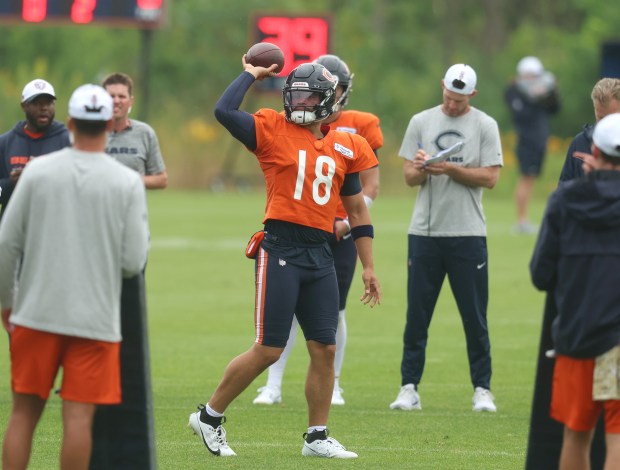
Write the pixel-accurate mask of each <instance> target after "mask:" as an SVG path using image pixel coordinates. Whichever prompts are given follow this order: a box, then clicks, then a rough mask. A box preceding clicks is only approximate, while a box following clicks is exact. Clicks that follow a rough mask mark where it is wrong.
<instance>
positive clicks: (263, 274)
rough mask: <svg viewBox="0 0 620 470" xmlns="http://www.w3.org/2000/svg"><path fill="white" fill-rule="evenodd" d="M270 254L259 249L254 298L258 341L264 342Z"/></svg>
mask: <svg viewBox="0 0 620 470" xmlns="http://www.w3.org/2000/svg"><path fill="white" fill-rule="evenodd" d="M268 261H269V254H268V253H267V252H266V251H265V250H263V249H262V248H259V249H258V263H257V268H256V297H255V299H254V305H255V307H254V325H255V328H256V342H257V343H258V344H263V336H264V333H265V331H264V324H263V321H264V318H265V289H266V287H267V262H268Z"/></svg>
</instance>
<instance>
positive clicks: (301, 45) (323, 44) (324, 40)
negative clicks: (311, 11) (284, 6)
mask: <svg viewBox="0 0 620 470" xmlns="http://www.w3.org/2000/svg"><path fill="white" fill-rule="evenodd" d="M252 24H253V28H254V31H253V37H252V38H251V43H252V44H255V43H257V42H270V43H272V44H275V45H276V46H278V47H279V48H280V49H282V52H283V53H284V68H283V69H282V71H281V72H280V74H279V75H278V76H279V77H286V76H287V75H288V74H289V72H290V71H291V70H293V69H294V68H295V67H297V66H298V65H299V64H302V63H304V62H310V61H312V60H314V59H316V58H317V57H318V56H320V55H323V54H327V53H328V51H329V31H330V21H329V18H328V17H309V16H263V15H259V14H255V15H254V18H253V21H252Z"/></svg>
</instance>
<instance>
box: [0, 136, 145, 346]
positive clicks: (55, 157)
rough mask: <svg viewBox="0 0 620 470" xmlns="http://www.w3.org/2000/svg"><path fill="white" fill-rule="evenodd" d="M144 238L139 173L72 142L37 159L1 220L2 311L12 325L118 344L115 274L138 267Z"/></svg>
mask: <svg viewBox="0 0 620 470" xmlns="http://www.w3.org/2000/svg"><path fill="white" fill-rule="evenodd" d="M148 240H149V236H148V216H147V208H146V195H145V190H144V184H143V183H142V180H141V179H140V177H139V176H138V174H137V173H136V172H134V171H132V170H130V169H129V168H126V167H124V166H123V165H121V164H119V163H118V162H115V161H114V160H112V159H111V158H109V157H108V156H107V155H106V154H104V153H103V152H97V153H94V152H84V151H80V150H76V149H73V148H69V147H68V148H65V149H63V150H60V151H58V152H54V153H51V154H49V155H46V156H43V157H39V158H35V159H34V160H33V161H31V162H30V163H29V164H28V166H27V167H26V169H25V170H24V173H23V174H22V176H21V177H20V179H19V184H18V185H17V186H16V188H15V192H14V193H13V196H12V198H11V204H9V206H8V207H7V210H6V212H5V215H4V218H3V219H2V223H1V224H0V303H1V304H2V308H11V307H12V309H13V311H12V313H11V317H10V321H11V322H12V323H15V324H16V325H21V326H25V327H27V328H32V329H35V330H39V331H48V332H51V333H57V334H63V335H69V336H78V337H81V338H90V339H97V340H101V341H112V342H117V341H120V340H121V323H120V308H119V307H120V300H119V299H120V296H121V281H122V279H121V274H125V275H126V276H134V275H136V274H138V273H139V272H140V271H141V270H142V269H143V268H144V265H145V264H146V258H147V251H148ZM18 263H20V269H19V276H18V280H17V284H14V280H15V278H14V275H15V272H16V266H18Z"/></svg>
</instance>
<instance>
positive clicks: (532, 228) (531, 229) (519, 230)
mask: <svg viewBox="0 0 620 470" xmlns="http://www.w3.org/2000/svg"><path fill="white" fill-rule="evenodd" d="M512 232H513V233H515V234H517V235H533V234H535V233H536V232H538V227H536V225H534V224H532V223H530V222H527V221H525V222H517V223H516V224H515V225H514V226H513V227H512Z"/></svg>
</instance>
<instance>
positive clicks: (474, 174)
mask: <svg viewBox="0 0 620 470" xmlns="http://www.w3.org/2000/svg"><path fill="white" fill-rule="evenodd" d="M500 169H501V167H500V166H499V165H496V166H483V167H479V168H469V167H465V166H460V165H455V164H454V163H449V162H442V163H437V164H435V165H429V166H428V167H426V172H427V173H429V174H431V175H448V176H449V177H450V178H452V179H453V180H454V181H456V182H458V183H461V184H463V185H465V186H474V187H482V188H487V189H493V188H494V187H495V185H496V184H497V180H498V179H499V171H500Z"/></svg>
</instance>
